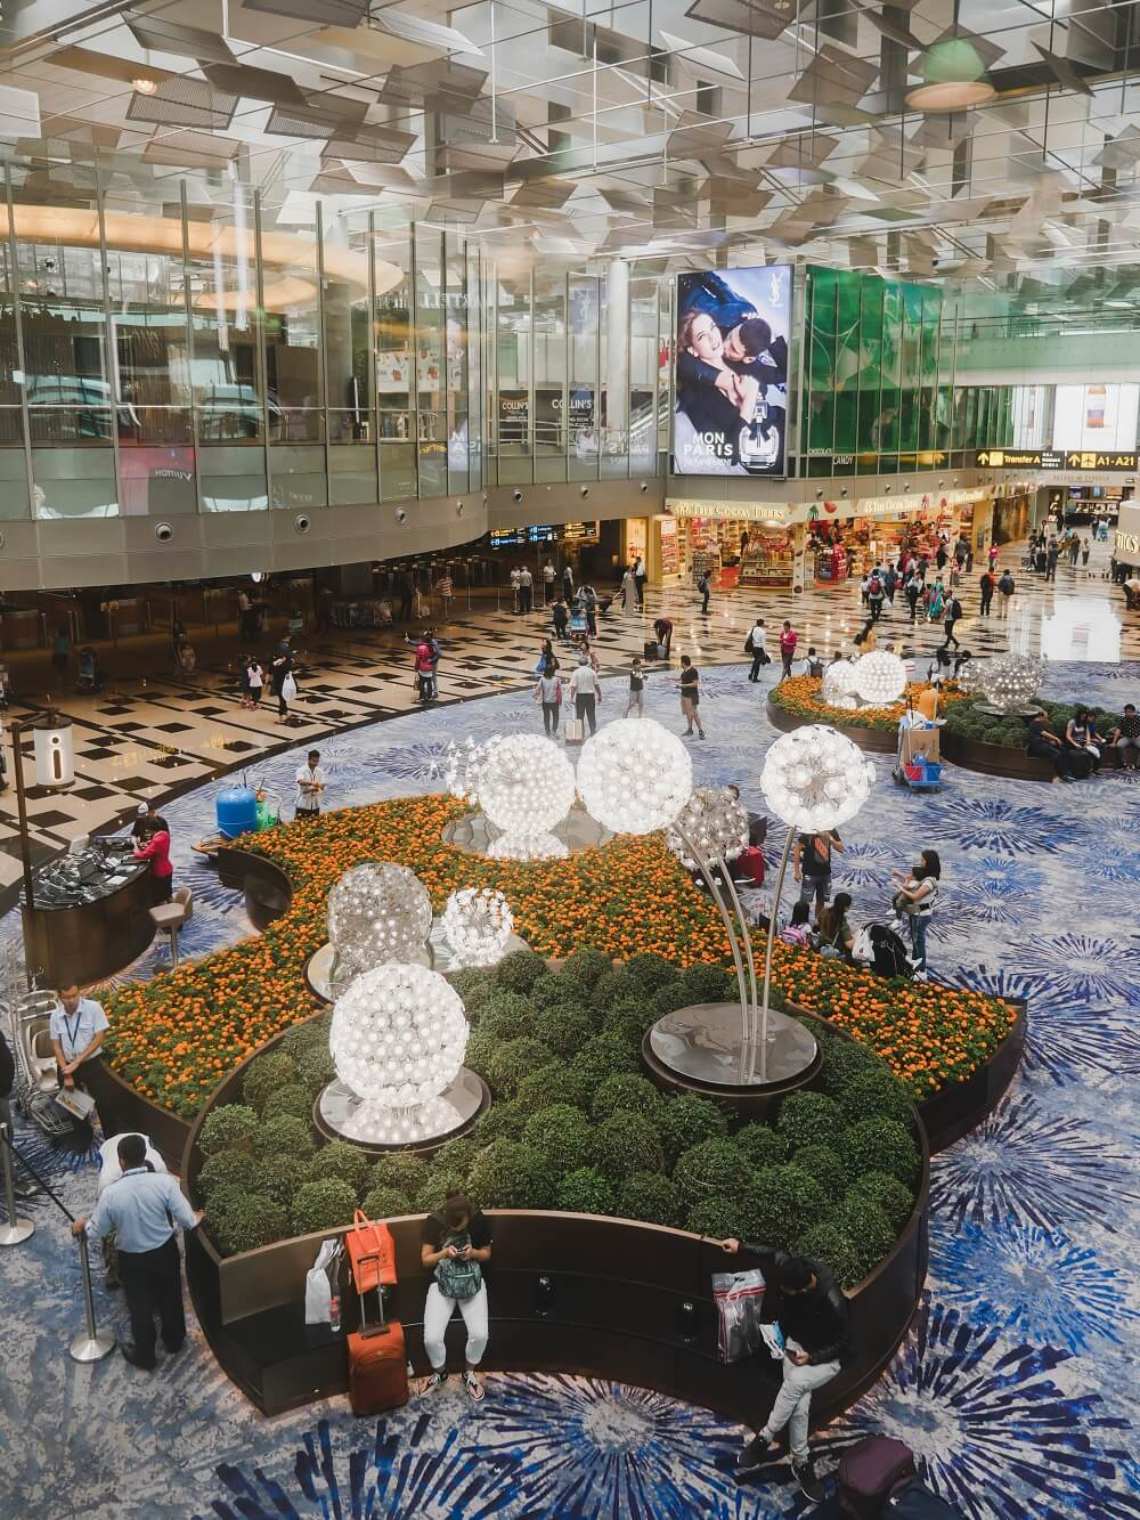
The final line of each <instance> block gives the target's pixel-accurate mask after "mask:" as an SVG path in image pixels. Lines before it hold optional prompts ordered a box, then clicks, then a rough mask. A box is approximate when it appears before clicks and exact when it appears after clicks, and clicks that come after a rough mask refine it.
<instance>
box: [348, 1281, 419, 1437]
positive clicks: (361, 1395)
mask: <svg viewBox="0 0 1140 1520" xmlns="http://www.w3.org/2000/svg"><path fill="white" fill-rule="evenodd" d="M374 1291H375V1293H376V1299H377V1304H378V1313H379V1322H378V1323H377V1324H374V1325H370V1324H369V1323H368V1316H367V1313H366V1311H365V1307H364V1297H365V1295H364V1294H363V1293H361V1294H359V1299H360V1329H359V1330H355V1331H353V1332H352V1334H351V1335H349V1336H348V1338H347V1345H348V1401H349V1403H350V1404H351V1405H352V1412H353V1414H382V1413H383V1412H384V1410H385V1409H399V1408H400V1406H401V1405H402V1404H406V1403H407V1402H408V1352H407V1347H406V1346H405V1344H404V1327H403V1325H402V1324H401V1323H400V1321H399V1320H398V1319H392V1320H388V1321H387V1322H385V1319H384V1298H383V1292H384V1290H383V1288H382V1287H377V1288H376V1289H375V1290H374Z"/></svg>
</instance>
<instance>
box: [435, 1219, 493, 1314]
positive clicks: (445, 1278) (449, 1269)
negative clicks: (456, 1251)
mask: <svg viewBox="0 0 1140 1520" xmlns="http://www.w3.org/2000/svg"><path fill="white" fill-rule="evenodd" d="M444 1244H445V1245H449V1246H469V1245H470V1244H471V1237H470V1235H468V1234H467V1233H466V1231H464V1233H463V1234H462V1235H449V1236H448V1237H447V1240H446V1241H445V1242H444ZM435 1280H436V1283H437V1284H438V1286H439V1291H440V1292H441V1293H442V1294H443V1296H444V1298H455V1299H459V1300H460V1301H462V1300H463V1299H467V1298H474V1297H475V1295H476V1293H478V1291H479V1289H480V1288H481V1287H482V1286H483V1269H482V1268H481V1267H480V1265H479V1263H478V1262H477V1261H463V1260H462V1259H461V1258H460V1257H452V1256H445V1257H444V1258H443V1260H442V1261H441V1262H438V1263H437V1264H436V1269H435Z"/></svg>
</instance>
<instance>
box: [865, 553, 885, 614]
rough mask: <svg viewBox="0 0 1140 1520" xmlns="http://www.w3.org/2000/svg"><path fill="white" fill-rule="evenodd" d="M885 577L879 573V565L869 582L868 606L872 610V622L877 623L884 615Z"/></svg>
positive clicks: (873, 571) (872, 572)
mask: <svg viewBox="0 0 1140 1520" xmlns="http://www.w3.org/2000/svg"><path fill="white" fill-rule="evenodd" d="M885 594H886V593H885V591H884V589H883V577H882V575H881V574H880V573H879V567H878V565H876V566H875V568H874V569H873V570H872V571H871V574H870V576H869V578H868V580H867V606H868V607H869V608H870V612H871V621H872V623H877V622H878V621H879V619H880V618H881V617H882V615H883V597H884V595H885Z"/></svg>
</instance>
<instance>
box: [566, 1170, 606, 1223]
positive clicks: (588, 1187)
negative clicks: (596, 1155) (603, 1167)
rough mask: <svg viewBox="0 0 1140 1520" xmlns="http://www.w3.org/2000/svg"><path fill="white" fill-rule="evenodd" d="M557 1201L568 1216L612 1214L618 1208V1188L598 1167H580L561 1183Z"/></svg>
mask: <svg viewBox="0 0 1140 1520" xmlns="http://www.w3.org/2000/svg"><path fill="white" fill-rule="evenodd" d="M555 1199H556V1202H557V1204H558V1207H559V1208H560V1209H565V1210H566V1212H567V1213H568V1214H612V1213H613V1212H614V1210H615V1209H616V1207H617V1187H616V1186H615V1184H614V1183H613V1181H612V1180H611V1179H610V1178H609V1177H606V1176H604V1175H603V1174H602V1173H601V1172H599V1171H598V1169H597V1167H593V1166H579V1167H575V1169H574V1170H573V1171H572V1172H567V1173H566V1175H565V1177H563V1178H562V1180H561V1182H559V1184H558V1190H557V1193H556V1195H555Z"/></svg>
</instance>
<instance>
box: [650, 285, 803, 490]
mask: <svg viewBox="0 0 1140 1520" xmlns="http://www.w3.org/2000/svg"><path fill="white" fill-rule="evenodd" d="M791 320H792V269H791V265H789V264H768V265H765V266H763V267H762V268H755V269H725V270H703V271H700V272H698V273H691V274H682V275H678V277H677V343H676V358H675V361H674V374H673V382H674V395H675V397H676V413H675V416H674V419H673V468H674V472H675V473H676V474H678V475H759V476H767V477H769V478H771V477H782V476H784V475H785V474H786V473H787V471H786V468H785V448H786V444H785V419H786V415H787V405H788V334H789V331H790V328H791Z"/></svg>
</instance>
